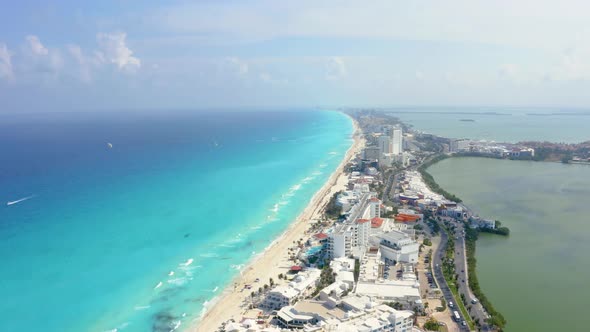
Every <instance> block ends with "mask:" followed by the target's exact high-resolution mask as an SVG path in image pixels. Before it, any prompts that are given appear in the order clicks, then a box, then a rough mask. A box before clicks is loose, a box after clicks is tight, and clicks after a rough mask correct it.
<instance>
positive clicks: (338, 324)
mask: <svg viewBox="0 0 590 332" xmlns="http://www.w3.org/2000/svg"><path fill="white" fill-rule="evenodd" d="M413 316H414V313H413V312H411V311H404V310H395V309H393V308H391V307H389V306H387V305H380V304H378V303H375V302H373V301H372V300H371V299H370V298H368V297H359V296H350V295H349V296H347V297H345V298H344V299H342V302H341V306H338V307H330V306H328V305H326V303H325V302H323V301H301V302H299V303H297V305H295V306H292V307H285V308H283V309H281V311H279V313H278V314H277V320H278V322H279V325H280V326H281V327H288V328H297V329H303V331H324V332H328V331H330V332H332V331H344V332H373V331H375V332H377V331H380V332H382V331H387V332H410V331H412V327H413V323H414V320H413Z"/></svg>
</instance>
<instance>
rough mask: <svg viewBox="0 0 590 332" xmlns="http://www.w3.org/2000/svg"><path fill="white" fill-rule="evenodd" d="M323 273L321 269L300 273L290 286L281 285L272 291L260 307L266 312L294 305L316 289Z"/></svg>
mask: <svg viewBox="0 0 590 332" xmlns="http://www.w3.org/2000/svg"><path fill="white" fill-rule="evenodd" d="M321 273H322V272H321V271H320V270H319V269H309V270H306V271H304V272H300V273H299V274H298V275H297V276H295V278H293V280H291V281H290V282H289V284H288V285H280V286H276V287H274V288H273V289H271V290H270V291H269V292H268V294H267V295H266V297H265V298H264V301H263V302H262V304H261V305H260V307H261V308H262V309H266V310H278V309H280V308H282V307H284V306H288V305H292V304H294V303H295V302H297V300H298V299H299V298H302V297H305V296H307V295H308V294H309V293H311V292H312V291H313V290H314V289H315V286H316V284H317V281H318V279H319V278H320V275H321Z"/></svg>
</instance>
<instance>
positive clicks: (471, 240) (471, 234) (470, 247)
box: [465, 225, 506, 330]
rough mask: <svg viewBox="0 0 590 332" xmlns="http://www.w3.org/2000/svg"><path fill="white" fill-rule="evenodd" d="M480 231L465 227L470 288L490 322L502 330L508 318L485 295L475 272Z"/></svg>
mask: <svg viewBox="0 0 590 332" xmlns="http://www.w3.org/2000/svg"><path fill="white" fill-rule="evenodd" d="M478 235H479V232H478V231H477V230H476V229H472V228H470V227H467V225H466V227H465V249H466V251H467V273H468V274H467V275H468V276H469V288H471V292H472V293H473V295H474V296H475V297H476V298H477V299H478V300H479V302H480V303H481V305H482V306H483V307H484V308H485V309H486V311H487V313H488V314H489V315H490V318H489V319H488V324H490V325H494V326H497V327H498V328H499V329H500V330H501V329H503V328H504V326H505V325H506V319H505V318H504V316H502V314H501V313H499V312H498V311H496V309H495V308H494V306H493V305H492V303H491V302H490V301H489V300H488V298H487V297H486V296H485V294H484V293H483V291H482V290H481V288H480V287H479V282H478V280H477V275H476V273H475V267H476V264H477V259H475V242H476V241H477V237H478Z"/></svg>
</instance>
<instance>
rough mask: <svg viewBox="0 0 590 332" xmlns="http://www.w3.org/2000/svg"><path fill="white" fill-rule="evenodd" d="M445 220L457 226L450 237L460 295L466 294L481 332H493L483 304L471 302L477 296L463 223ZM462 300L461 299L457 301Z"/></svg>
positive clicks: (472, 315) (471, 312)
mask: <svg viewBox="0 0 590 332" xmlns="http://www.w3.org/2000/svg"><path fill="white" fill-rule="evenodd" d="M463 207H464V206H463ZM464 209H465V211H468V214H470V213H471V211H470V210H468V209H467V208H465V207H464ZM443 220H448V221H450V222H451V223H452V224H453V225H455V234H449V236H454V243H455V248H454V249H455V254H454V255H455V256H454V260H455V273H457V275H458V278H457V281H458V289H459V294H464V296H465V299H466V300H467V302H468V304H467V305H466V306H465V307H466V308H467V310H468V311H469V314H470V315H471V317H472V318H473V320H474V321H479V322H480V324H482V326H481V329H480V330H481V331H492V330H493V329H492V328H491V327H490V326H488V324H486V323H485V322H486V318H487V317H488V315H487V313H486V311H485V309H484V308H483V306H482V305H481V303H479V302H477V303H475V304H473V303H471V300H473V299H475V296H474V295H473V293H472V292H471V289H470V288H469V274H468V270H467V257H466V246H465V235H464V234H465V233H464V225H463V223H462V222H460V221H459V222H457V221H455V220H454V219H452V218H445V219H443ZM457 300H460V299H457Z"/></svg>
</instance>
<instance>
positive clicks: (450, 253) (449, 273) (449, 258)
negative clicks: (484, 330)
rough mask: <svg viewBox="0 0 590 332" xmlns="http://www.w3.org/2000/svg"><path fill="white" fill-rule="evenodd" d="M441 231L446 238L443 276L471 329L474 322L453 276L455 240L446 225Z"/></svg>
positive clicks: (473, 326)
mask: <svg viewBox="0 0 590 332" xmlns="http://www.w3.org/2000/svg"><path fill="white" fill-rule="evenodd" d="M443 232H445V233H447V236H448V240H447V250H446V252H445V259H444V261H443V266H442V267H443V268H442V271H443V277H444V278H445V280H446V282H447V285H449V288H450V289H451V293H453V298H454V299H455V303H456V305H457V306H458V307H459V310H460V311H461V316H463V318H464V319H465V321H466V322H467V324H468V325H469V328H470V329H471V330H473V329H474V328H475V324H474V323H473V320H472V319H471V316H470V315H469V312H468V311H467V308H465V305H464V304H463V300H462V298H461V297H460V296H459V290H458V289H457V279H456V277H455V267H454V253H455V241H454V240H453V235H452V234H451V232H449V230H448V229H447V228H446V227H443Z"/></svg>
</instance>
